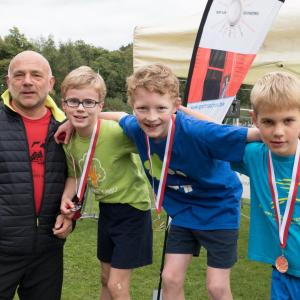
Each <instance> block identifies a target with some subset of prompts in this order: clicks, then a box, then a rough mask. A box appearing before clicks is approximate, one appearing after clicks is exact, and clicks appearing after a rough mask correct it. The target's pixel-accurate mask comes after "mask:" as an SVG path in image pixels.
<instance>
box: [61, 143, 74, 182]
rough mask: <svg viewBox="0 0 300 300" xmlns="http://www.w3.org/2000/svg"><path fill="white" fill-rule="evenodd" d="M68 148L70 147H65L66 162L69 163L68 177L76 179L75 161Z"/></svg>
mask: <svg viewBox="0 0 300 300" xmlns="http://www.w3.org/2000/svg"><path fill="white" fill-rule="evenodd" d="M67 146H68V145H63V149H64V152H65V156H66V161H67V167H68V177H75V172H74V161H73V159H72V157H71V155H70V153H69V151H68V150H67Z"/></svg>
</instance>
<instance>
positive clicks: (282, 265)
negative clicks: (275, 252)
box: [275, 255, 289, 273]
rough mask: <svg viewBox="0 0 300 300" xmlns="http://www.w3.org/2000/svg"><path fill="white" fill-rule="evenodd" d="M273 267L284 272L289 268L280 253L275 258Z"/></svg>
mask: <svg viewBox="0 0 300 300" xmlns="http://www.w3.org/2000/svg"><path fill="white" fill-rule="evenodd" d="M275 267H276V269H277V271H278V272H280V273H285V272H286V271H287V270H288V268H289V263H288V261H287V259H286V258H285V257H284V256H283V255H280V256H278V257H277V258H276V261H275Z"/></svg>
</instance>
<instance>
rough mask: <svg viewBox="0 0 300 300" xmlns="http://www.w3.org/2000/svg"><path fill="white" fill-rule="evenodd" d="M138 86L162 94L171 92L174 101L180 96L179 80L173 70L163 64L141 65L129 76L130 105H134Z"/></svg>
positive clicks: (128, 93)
mask: <svg viewBox="0 0 300 300" xmlns="http://www.w3.org/2000/svg"><path fill="white" fill-rule="evenodd" d="M138 88H143V89H145V90H147V91H148V92H155V93H158V94H160V95H165V94H169V95H170V97H171V99H172V100H173V99H174V101H175V99H176V98H178V97H179V81H178V79H177V77H176V76H175V74H174V73H173V72H172V70H171V69H170V68H169V67H167V66H165V65H163V64H152V65H148V66H144V67H141V68H139V69H137V70H136V71H135V72H134V73H133V74H132V75H131V76H129V77H128V78H127V95H128V104H129V105H130V106H133V103H134V96H135V93H136V90H137V89H138Z"/></svg>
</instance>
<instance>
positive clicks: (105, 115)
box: [99, 111, 127, 122]
mask: <svg viewBox="0 0 300 300" xmlns="http://www.w3.org/2000/svg"><path fill="white" fill-rule="evenodd" d="M126 115H127V113H125V112H123V111H107V112H103V111H102V112H101V113H100V114H99V118H100V119H104V120H112V121H117V122H119V121H120V119H121V118H122V117H124V116H126Z"/></svg>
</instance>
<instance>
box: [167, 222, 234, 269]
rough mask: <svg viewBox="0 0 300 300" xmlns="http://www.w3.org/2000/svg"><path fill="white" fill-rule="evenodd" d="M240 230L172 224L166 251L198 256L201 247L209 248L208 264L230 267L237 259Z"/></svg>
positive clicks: (216, 266) (210, 265) (215, 266)
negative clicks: (210, 228) (186, 226)
mask: <svg viewBox="0 0 300 300" xmlns="http://www.w3.org/2000/svg"><path fill="white" fill-rule="evenodd" d="M237 239H238V230H236V229H227V230H193V229H189V228H184V227H179V226H176V225H171V228H170V231H169V235H168V240H167V247H166V253H177V254H193V255H194V256H198V255H199V253H200V248H201V247H204V248H205V249H206V250H207V265H208V266H209V267H212V268H219V269H228V268H231V267H232V266H233V265H234V264H235V263H236V261H237Z"/></svg>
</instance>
